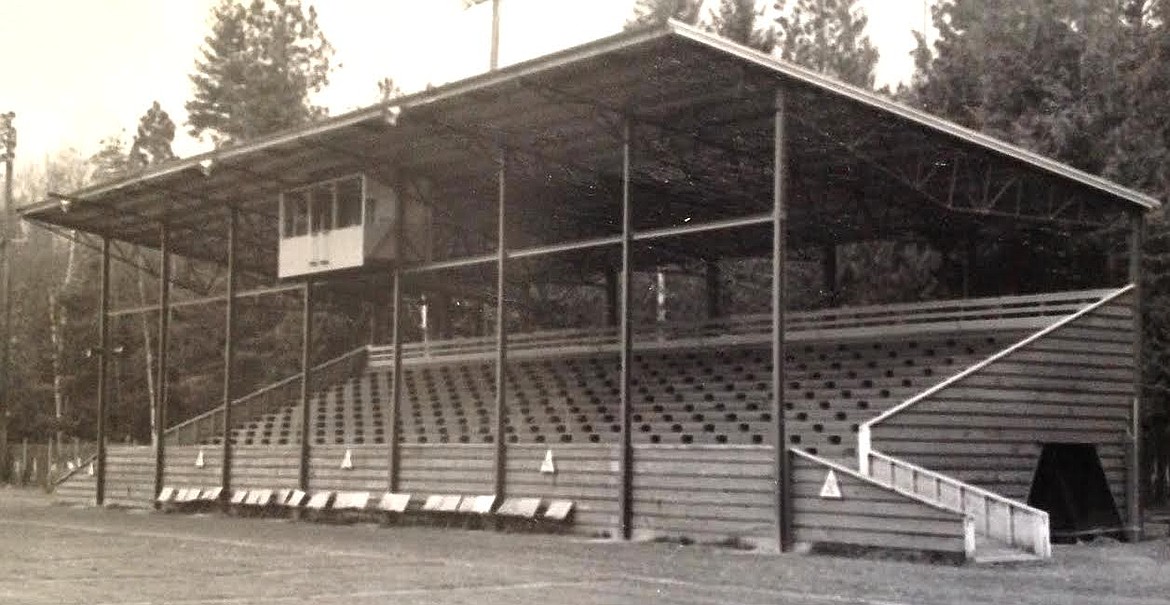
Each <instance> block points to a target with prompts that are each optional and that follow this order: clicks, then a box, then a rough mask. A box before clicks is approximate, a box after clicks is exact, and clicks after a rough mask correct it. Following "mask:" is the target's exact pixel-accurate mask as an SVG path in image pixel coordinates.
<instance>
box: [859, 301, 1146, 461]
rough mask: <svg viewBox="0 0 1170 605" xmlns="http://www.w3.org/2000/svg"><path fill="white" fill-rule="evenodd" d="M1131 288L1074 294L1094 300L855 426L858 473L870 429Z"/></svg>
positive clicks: (869, 444) (868, 448)
mask: <svg viewBox="0 0 1170 605" xmlns="http://www.w3.org/2000/svg"><path fill="white" fill-rule="evenodd" d="M1133 288H1134V287H1133V284H1130V285H1127V286H1123V287H1121V288H1117V289H1116V290H1100V291H1097V290H1094V291H1091V292H1082V293H1078V294H1082V295H1090V294H1094V293H1095V294H1096V298H1093V299H1091V300H1089V301H1088V302H1087V303H1085V304H1082V305H1081V306H1080V307H1078V308H1076V309H1074V310H1072V311H1070V312H1069V313H1068V314H1067V315H1065V316H1064V317H1062V318H1061V319H1059V320H1057V321H1055V322H1053V323H1051V324H1049V325H1047V326H1045V327H1044V328H1041V329H1040V330H1038V331H1036V332H1034V333H1032V334H1029V335H1028V336H1026V337H1024V338H1023V339H1021V340H1019V341H1018V342H1016V343H1014V344H1012V345H1011V346H1009V347H1007V348H1005V349H1003V350H1001V351H999V352H997V353H995V354H994V355H991V356H989V357H987V358H986V359H984V360H982V361H980V362H978V363H976V364H974V365H971V366H970V367H967V368H966V369H964V370H963V371H961V372H959V373H957V374H955V375H954V376H951V377H950V378H947V379H946V380H944V381H942V382H940V383H938V384H936V385H934V386H933V387H930V388H929V389H926V390H925V391H922V392H920V393H918V394H916V395H914V396H913V397H911V398H909V399H907V400H905V401H903V402H902V403H900V404H898V405H896V406H894V407H892V408H890V409H888V410H886V411H885V412H883V413H881V414H879V415H878V416H876V417H874V418H871V419H870V420H868V421H866V422H864V423H862V424H861V426H859V427H858V429H857V458H858V465H859V467H860V469H861V472H862V474H866V473H868V472H869V471H868V464H869V456H868V455H869V453H870V451H871V450H872V448H873V430H872V429H873V427H874V426H876V425H878V424H881V423H883V422H885V421H887V420H889V419H890V418H891V417H893V416H897V415H898V414H901V413H902V412H904V411H906V409H908V408H910V407H913V406H916V405H918V404H919V403H920V402H922V401H925V400H927V399H929V398H931V397H933V396H934V395H935V394H937V393H939V392H940V391H942V390H944V389H947V388H950V387H952V386H954V385H955V384H956V383H958V382H961V381H963V380H964V379H966V378H967V377H969V376H971V375H972V374H975V373H977V372H979V371H981V370H983V369H984V368H986V367H987V366H989V365H991V364H993V363H995V362H997V361H1000V360H1001V359H1004V358H1005V357H1008V356H1009V355H1012V354H1013V353H1015V352H1017V351H1019V350H1020V349H1023V348H1024V347H1026V346H1028V345H1030V344H1032V343H1034V342H1036V341H1037V340H1040V339H1041V338H1044V337H1045V336H1048V335H1049V334H1051V333H1053V332H1054V331H1056V330H1059V329H1060V328H1062V327H1064V326H1066V325H1068V324H1070V323H1072V322H1074V321H1076V320H1078V319H1080V318H1081V317H1084V316H1085V315H1087V314H1089V313H1092V312H1093V311H1095V310H1097V309H1099V308H1101V307H1102V306H1104V305H1107V304H1109V303H1110V302H1112V301H1113V300H1114V299H1116V298H1117V297H1119V296H1122V295H1124V294H1126V293H1127V292H1129V291H1131V290H1133Z"/></svg>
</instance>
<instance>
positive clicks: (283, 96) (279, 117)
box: [186, 0, 333, 145]
mask: <svg viewBox="0 0 1170 605" xmlns="http://www.w3.org/2000/svg"><path fill="white" fill-rule="evenodd" d="M212 19H213V21H214V25H213V26H212V31H211V35H209V36H208V37H207V38H206V39H205V42H204V46H203V49H202V58H201V59H200V60H198V61H196V64H195V73H193V74H192V75H191V83H192V84H193V86H194V88H195V92H194V97H193V98H192V99H191V100H190V101H188V102H187V104H186V109H187V113H188V116H189V117H188V122H187V125H188V126H189V127H190V133H191V135H192V136H195V137H201V136H203V135H204V134H208V135H210V137H211V139H212V140H213V141H214V142H215V143H216V144H217V145H218V144H224V143H229V142H240V141H246V140H249V139H254V138H256V137H258V136H261V135H265V134H268V133H271V132H274V131H277V130H281V129H283V128H288V127H292V126H296V125H299V124H304V123H307V122H309V121H312V120H314V119H318V118H321V117H323V116H324V115H325V109H324V108H322V107H319V106H316V105H313V104H312V103H311V102H310V100H309V95H310V94H311V93H315V92H318V91H320V90H321V89H322V88H323V87H325V86H326V85H327V84H328V83H329V73H330V57H331V56H332V54H333V47H332V46H330V45H329V41H328V40H326V39H325V36H324V34H323V33H322V32H321V29H320V28H319V27H318V25H317V12H316V10H315V9H314V8H313V7H311V6H310V7H308V8H307V9H306V8H304V7H302V5H301V2H300V0H252V2H251V3H250V4H248V5H247V6H246V7H245V6H242V5H240V4H237V3H236V2H235V1H233V0H220V3H219V4H218V5H217V6H216V7H215V8H214V9H212Z"/></svg>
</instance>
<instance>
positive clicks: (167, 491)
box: [154, 486, 176, 504]
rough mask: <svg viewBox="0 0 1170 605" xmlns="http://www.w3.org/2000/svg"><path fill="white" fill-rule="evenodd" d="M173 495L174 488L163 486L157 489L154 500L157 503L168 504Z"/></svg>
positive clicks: (174, 492) (174, 493)
mask: <svg viewBox="0 0 1170 605" xmlns="http://www.w3.org/2000/svg"><path fill="white" fill-rule="evenodd" d="M175 495H176V490H175V488H173V487H166V486H164V487H163V488H162V489H160V490H158V497H156V498H155V499H154V501H155V502H157V503H159V504H170V502H171V500H172V499H174V497H175Z"/></svg>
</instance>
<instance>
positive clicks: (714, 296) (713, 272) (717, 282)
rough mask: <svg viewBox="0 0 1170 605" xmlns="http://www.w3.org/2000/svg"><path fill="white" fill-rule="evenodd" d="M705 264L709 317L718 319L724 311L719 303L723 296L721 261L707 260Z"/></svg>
mask: <svg viewBox="0 0 1170 605" xmlns="http://www.w3.org/2000/svg"><path fill="white" fill-rule="evenodd" d="M703 266H704V267H703V268H704V269H705V273H706V277H707V319H716V318H717V317H719V316H720V315H722V313H723V310H722V309H720V308H719V307H720V304H719V303H720V301H721V299H722V298H723V287H722V280H721V279H720V277H721V276H720V271H719V262H718V261H714V260H707V261H705V262H704V263H703Z"/></svg>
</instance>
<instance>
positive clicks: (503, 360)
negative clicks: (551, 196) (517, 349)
mask: <svg viewBox="0 0 1170 605" xmlns="http://www.w3.org/2000/svg"><path fill="white" fill-rule="evenodd" d="M507 171H508V156H507V155H506V154H505V153H504V152H503V151H502V150H501V154H500V160H499V172H498V174H497V184H498V186H499V192H498V194H499V200H498V202H497V207H498V217H497V218H498V221H497V226H496V247H497V250H496V430H495V441H494V443H495V471H494V473H493V478H494V486H495V490H494V492H495V495H496V502H503V500H504V498H505V497H506V494H505V486H506V483H507V477H506V476H505V474H506V472H507V456H508V450H507V447H508V446H507V441H506V439H505V435H504V430H505V427H506V425H507V412H508V410H507V386H508V374H507V371H506V369H505V365H506V364H507V361H508V321H507V318H508V314H507V301H506V300H505V293H504V288H505V283H504V281H505V280H504V278H505V277H506V269H507V260H508V249H507V233H506V231H505V223H504V221H505V218H506V216H507V215H506V210H507V204H506V203H505V200H506V195H505V194H506V191H507V181H506V178H507Z"/></svg>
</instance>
